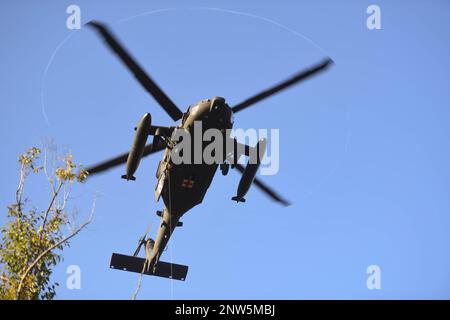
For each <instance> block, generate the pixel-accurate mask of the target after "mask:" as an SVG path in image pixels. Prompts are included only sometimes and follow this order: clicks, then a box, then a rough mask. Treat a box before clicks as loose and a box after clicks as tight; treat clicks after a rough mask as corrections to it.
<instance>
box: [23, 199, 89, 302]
mask: <svg viewBox="0 0 450 320" xmlns="http://www.w3.org/2000/svg"><path fill="white" fill-rule="evenodd" d="M95 202H96V198H94V202H93V204H92V211H91V215H90V216H89V219H88V220H87V221H86V222H84V223H83V224H82V225H81V226H80V227H78V228H77V229H76V230H75V231H73V232H72V233H70V234H69V235H68V236H66V237H65V238H63V239H62V240H60V241H59V242H57V243H55V244H54V245H52V246H50V247H49V248H47V249H45V250H44V251H43V252H42V253H41V254H40V255H39V256H38V257H37V258H36V259H35V260H34V261H33V262H32V263H31V264H30V265H29V266H28V268H27V269H26V270H25V272H24V273H23V275H22V276H21V277H20V282H19V286H18V288H17V293H16V300H19V299H20V294H21V293H22V289H23V283H24V281H25V279H26V277H27V276H28V275H29V274H30V272H31V271H32V270H33V268H34V267H35V266H36V265H37V264H38V263H39V261H41V259H42V258H43V257H45V255H46V254H48V253H49V252H50V251H52V250H53V249H55V248H57V247H59V246H60V245H62V244H63V243H65V242H67V241H68V240H70V239H71V238H73V237H74V236H76V235H77V234H78V233H80V231H81V230H83V229H84V228H85V227H86V226H87V225H88V224H89V223H91V221H92V219H93V217H94V212H95Z"/></svg>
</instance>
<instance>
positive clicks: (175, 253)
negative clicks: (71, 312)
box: [0, 0, 450, 299]
mask: <svg viewBox="0 0 450 320" xmlns="http://www.w3.org/2000/svg"><path fill="white" fill-rule="evenodd" d="M72 3H76V4H78V5H79V6H80V7H81V18H82V21H83V22H84V23H85V22H87V21H89V20H90V19H97V20H102V21H105V22H107V23H108V24H110V25H111V26H112V28H113V29H114V31H115V33H116V34H117V35H118V36H119V37H120V38H121V39H122V41H123V42H124V43H125V44H126V46H127V47H128V48H129V49H130V51H131V52H132V53H133V55H134V56H135V57H136V58H137V59H138V60H139V61H140V63H141V64H142V65H143V66H144V67H145V68H146V69H147V70H148V71H149V73H150V74H151V75H152V76H153V77H154V78H155V80H157V82H158V83H159V84H160V85H161V87H163V88H164V90H165V91H166V92H167V93H168V94H169V95H170V96H171V97H172V99H173V100H174V101H175V102H176V103H177V104H178V105H180V107H182V108H183V109H184V108H185V107H187V106H188V105H189V104H191V103H193V102H196V101H198V100H200V99H203V98H208V97H211V96H214V95H220V96H224V97H226V98H227V100H228V101H229V103H231V104H233V103H237V102H239V101H241V100H242V99H245V98H246V97H248V96H249V95H251V94H253V93H256V92H257V91H259V90H261V89H263V88H266V87H267V86H269V85H272V84H273V83H275V82H277V81H279V80H282V79H284V78H285V77H287V76H289V75H291V74H292V73H294V72H296V71H297V70H300V69H302V68H304V67H307V66H308V65H310V64H312V63H314V62H316V61H319V60H320V59H321V58H323V57H324V56H326V55H329V56H330V57H332V58H333V59H334V60H335V62H336V65H335V66H334V67H333V68H332V69H331V70H330V71H329V72H327V73H325V74H321V75H320V76H318V77H316V78H315V79H312V80H310V81H308V82H306V83H303V84H302V85H300V86H297V87H294V88H291V89H289V90H287V91H285V92H283V93H281V94H279V95H277V96H274V97H272V98H270V99H268V100H265V101H263V102H261V103H259V104H258V105H255V106H254V108H252V109H249V110H245V111H243V112H242V113H239V114H238V115H237V116H236V122H235V126H236V127H241V128H250V127H252V128H279V129H280V139H281V150H280V151H281V158H280V159H281V164H280V171H279V173H278V174H277V175H275V176H269V177H263V178H262V179H264V181H266V182H267V183H268V184H270V185H271V186H273V187H274V188H276V189H277V190H278V191H279V192H280V193H282V194H283V195H284V196H285V197H287V198H288V199H290V200H291V201H292V202H293V205H292V206H290V207H289V208H282V207H280V206H279V205H278V204H276V203H273V202H271V201H270V200H269V199H267V198H266V197H265V196H263V194H262V193H260V192H259V191H258V190H256V189H253V190H251V191H250V192H249V194H248V196H247V202H246V203H245V204H236V203H234V202H232V201H231V200H230V198H231V197H232V196H233V195H234V194H235V192H236V187H237V184H238V181H239V176H238V175H237V174H236V173H235V172H232V173H231V174H229V176H227V177H223V176H221V175H220V174H218V175H217V176H216V178H215V180H214V182H213V184H212V186H211V188H210V190H209V193H208V194H207V195H206V197H205V201H204V203H203V204H201V205H200V206H198V207H196V208H195V209H194V210H192V211H191V212H189V213H188V214H186V215H185V217H184V218H183V222H184V226H183V227H182V228H179V229H177V230H176V232H175V234H174V237H173V239H172V242H171V248H169V249H168V251H167V252H166V253H165V256H163V258H162V259H163V260H165V261H170V252H172V258H173V261H174V262H176V263H181V264H186V265H189V266H190V269H189V274H188V278H187V281H186V282H173V283H171V281H170V280H167V279H162V278H154V277H145V278H144V280H143V284H142V289H141V293H140V298H146V299H170V298H171V297H173V298H176V299H191V298H208V299H215V298H288V299H293V298H326V299H328V298H357V299H360V298H367V299H380V298H388V299H391V298H449V297H450V254H449V252H450V251H449V244H450V234H449V231H448V230H449V228H450V201H449V199H450V197H449V187H450V184H449V179H450V170H449V163H450V153H449V148H448V146H449V144H448V139H449V134H450V127H449V125H448V122H449V120H450V111H449V108H450V91H449V90H448V89H449V84H450V83H449V69H450V61H449V56H450V45H449V43H448V39H449V32H450V20H449V19H448V15H449V13H450V10H449V9H450V4H449V2H448V1H444V0H442V1H437V0H434V1H395V2H394V1H376V2H373V1H339V3H338V1H293V0H292V1H264V2H262V1H256V0H253V1H245V2H244V1H235V0H233V1H223V0H222V1H216V0H208V1H189V3H188V2H187V1H132V2H131V1H76V2H73V1H58V2H56V1H40V2H36V1H9V2H6V1H2V2H1V4H0V34H1V40H2V41H1V43H2V44H1V51H0V101H1V117H0V121H1V126H0V130H1V136H2V141H3V143H2V157H1V160H0V161H1V164H0V170H1V172H0V174H1V177H2V182H1V195H2V197H1V198H0V207H2V208H3V212H4V214H2V215H1V218H0V222H1V223H2V224H3V222H4V221H5V214H6V205H7V204H8V203H10V202H12V201H13V196H14V191H15V187H16V183H17V162H16V161H17V155H18V154H20V153H21V152H22V151H23V150H24V149H26V148H27V147H29V146H33V145H38V144H39V143H40V142H41V141H42V140H43V139H48V138H53V139H55V142H56V143H57V144H58V145H59V146H60V147H61V148H68V149H70V150H71V151H72V152H73V154H74V156H75V160H77V161H81V162H82V163H84V164H92V163H95V162H97V161H100V160H102V159H104V158H108V157H110V156H113V155H115V154H117V153H120V152H124V151H126V150H127V149H128V148H129V146H130V144H131V140H132V137H133V134H134V132H133V127H134V126H135V124H136V123H137V121H138V120H139V118H140V117H141V116H142V114H143V113H144V112H147V111H148V112H151V113H152V115H153V121H154V123H157V124H161V125H165V124H171V121H170V118H169V117H168V116H167V115H166V114H164V113H163V112H162V111H161V109H160V108H159V107H158V106H157V105H156V103H155V101H154V100H153V99H152V98H151V97H149V96H148V95H147V93H146V92H145V91H144V90H143V89H142V88H141V87H140V86H139V85H138V84H137V82H136V81H135V80H134V79H133V77H132V76H131V75H130V74H129V72H128V71H127V70H126V69H125V68H124V67H123V66H122V65H121V63H120V62H119V61H118V59H117V58H116V57H115V56H114V55H112V54H111V53H110V51H109V50H108V49H107V48H106V47H105V46H104V45H103V43H102V42H101V41H100V40H99V39H98V38H97V37H96V35H95V34H94V33H93V31H92V30H88V29H86V28H82V29H81V30H79V31H71V30H68V29H66V27H65V20H66V17H67V14H66V8H67V6H68V5H69V4H72ZM373 3H375V4H378V5H379V6H380V7H381V12H382V30H374V31H370V30H368V29H367V28H366V18H367V14H366V8H367V6H368V5H370V4H373ZM199 7H212V8H224V9H228V10H234V11H238V12H243V13H246V14H248V15H242V14H236V13H231V12H226V11H220V10H211V9H198V8H199ZM164 8H175V9H176V10H168V11H162V12H159V13H154V14H145V15H141V16H138V17H135V18H132V19H128V18H131V17H133V16H136V15H140V14H142V13H145V12H151V11H154V10H157V9H164ZM193 8H197V9H193ZM249 15H254V16H259V17H264V18H265V19H266V20H264V19H261V18H255V17H251V16H249ZM268 20H273V21H275V22H276V23H278V24H282V25H283V26H285V28H283V27H281V26H280V25H277V24H276V23H273V22H269V21H268ZM288 29H292V30H293V31H295V32H297V33H299V34H301V35H303V36H299V35H298V34H295V33H294V32H292V31H289V30H288ZM69 36H70V38H68V40H67V41H65V42H64V44H62V45H61V46H60V47H59V49H58V50H57V51H56V53H55V54H54V52H55V49H56V48H57V47H58V45H59V44H60V43H61V42H62V41H63V40H64V39H66V38H67V37H69ZM308 39H311V41H309V40H308ZM53 54H54V56H53V60H52V62H51V64H50V65H49V60H50V58H51V57H52V55H53ZM47 66H48V70H47V71H48V72H47V73H46V75H45V77H44V71H45V70H46V68H47ZM43 81H44V83H43ZM42 89H43V96H42ZM42 97H43V103H44V107H45V113H46V115H47V120H48V121H46V120H45V118H44V113H43V106H42ZM159 157H160V156H159V155H156V156H153V157H150V158H147V159H145V160H144V161H143V162H142V163H141V166H140V168H139V170H138V172H137V177H138V179H137V181H136V182H135V183H131V182H130V183H126V182H125V181H124V180H121V179H120V175H122V174H123V173H124V168H123V167H121V168H118V169H115V170H112V171H110V172H108V173H105V174H103V175H101V176H97V177H95V178H92V179H90V180H89V181H88V183H87V184H86V186H84V187H83V188H81V189H77V190H75V191H74V194H73V199H72V201H73V202H72V203H73V204H74V205H77V206H78V207H79V209H80V214H83V213H86V211H87V210H88V205H89V203H90V201H91V198H92V194H93V192H94V190H97V191H99V192H101V193H102V196H101V197H100V198H99V199H98V203H97V213H96V217H95V221H94V222H93V223H92V224H91V225H90V226H89V229H88V230H86V231H85V232H83V233H82V234H81V235H80V236H79V237H78V238H76V239H75V240H74V241H72V246H71V248H70V249H68V250H67V251H66V252H65V253H64V256H65V260H64V262H63V263H62V264H61V265H60V266H59V267H58V268H57V269H56V270H55V274H54V278H55V280H57V281H59V282H60V283H61V287H60V288H59V291H58V298H60V299H80V298H96V299H102V298H114V299H116V298H123V299H128V298H130V297H131V295H132V293H133V291H134V289H135V287H136V283H137V279H138V275H137V274H131V273H126V272H120V271H114V270H109V269H108V266H109V259H110V255H111V253H112V252H120V253H128V254H131V253H132V252H133V250H134V248H135V246H136V242H137V239H138V237H139V236H140V235H141V233H143V232H144V230H145V228H146V226H147V225H148V223H149V222H150V221H151V222H152V223H153V228H152V231H151V232H152V233H154V232H155V229H156V225H157V221H158V219H157V217H156V216H155V215H154V212H155V210H157V209H161V208H162V204H161V203H155V201H154V198H153V190H154V185H155V170H156V165H157V163H158V161H159ZM46 187H47V186H46V185H45V183H44V182H42V181H41V182H39V183H38V182H36V183H33V184H32V185H31V186H30V189H29V192H30V194H29V195H30V197H31V198H32V199H33V203H35V204H36V205H38V204H40V203H43V200H44V198H43V195H45V194H47V190H46V189H44V188H46ZM73 264H76V265H79V266H80V268H81V271H82V289H81V290H72V291H71V290H68V289H67V288H66V287H65V282H66V277H67V275H66V274H65V271H66V268H67V266H69V265H73ZM372 264H376V265H379V266H380V268H381V270H382V276H381V285H382V288H381V290H368V289H367V288H366V278H367V275H366V268H367V267H368V266H369V265H372Z"/></svg>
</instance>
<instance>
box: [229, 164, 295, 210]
mask: <svg viewBox="0 0 450 320" xmlns="http://www.w3.org/2000/svg"><path fill="white" fill-rule="evenodd" d="M234 167H235V168H236V169H237V170H238V171H240V172H241V173H244V170H245V168H244V167H243V166H242V165H240V164H239V163H237V164H235V165H234ZM253 183H254V184H255V186H257V187H258V188H259V189H260V190H261V191H262V192H264V193H265V194H266V195H267V196H269V197H270V198H272V199H273V200H275V201H277V202H279V203H281V204H282V205H284V206H289V205H291V203H290V202H289V201H287V200H286V199H283V198H282V197H281V196H280V195H278V194H277V193H276V192H275V191H273V190H272V189H271V188H269V187H268V186H267V185H266V184H264V182H262V181H261V180H259V179H258V178H257V177H255V179H254V180H253Z"/></svg>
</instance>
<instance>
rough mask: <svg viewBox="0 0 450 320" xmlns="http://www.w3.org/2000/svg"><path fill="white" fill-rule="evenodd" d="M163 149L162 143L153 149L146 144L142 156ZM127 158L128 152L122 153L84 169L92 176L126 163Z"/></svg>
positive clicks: (150, 145)
mask: <svg viewBox="0 0 450 320" xmlns="http://www.w3.org/2000/svg"><path fill="white" fill-rule="evenodd" d="M163 149H165V146H164V145H163V144H162V143H161V144H160V145H158V146H157V147H156V148H155V150H153V147H152V144H148V145H146V146H145V147H144V153H143V154H142V157H145V156H148V155H150V154H153V153H156V152H158V151H161V150H163ZM127 158H128V152H126V153H123V154H121V155H119V156H117V157H115V158H112V159H110V160H107V161H104V162H101V163H98V164H96V165H93V166H91V167H88V168H86V171H87V172H89V176H92V175H94V174H97V173H101V172H103V171H105V170H108V169H111V168H114V167H116V166H119V165H121V164H124V163H126V162H127Z"/></svg>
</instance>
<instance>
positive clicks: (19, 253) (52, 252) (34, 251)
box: [0, 147, 92, 299]
mask: <svg viewBox="0 0 450 320" xmlns="http://www.w3.org/2000/svg"><path fill="white" fill-rule="evenodd" d="M40 155H41V150H40V149H39V148H36V147H33V148H30V149H29V150H27V151H26V153H24V154H22V155H21V156H20V157H19V164H20V172H19V186H18V188H17V191H16V199H15V202H14V203H12V204H11V205H9V206H8V212H7V218H8V219H7V222H6V224H5V225H4V226H3V227H1V229H0V234H1V243H0V299H53V298H54V297H55V294H56V291H55V290H56V287H57V286H58V283H52V282H51V281H50V276H51V274H52V270H53V268H54V267H55V266H56V265H57V264H58V263H59V262H61V259H62V251H63V249H64V247H66V246H68V245H69V242H68V240H69V239H70V238H71V237H73V236H74V235H75V234H77V233H78V232H79V231H80V230H81V228H83V227H84V226H85V225H87V224H88V223H89V222H90V220H91V219H92V215H91V217H90V219H89V220H88V221H87V223H85V224H83V225H82V226H81V227H79V228H78V229H76V230H72V231H71V232H69V234H68V235H67V234H66V232H65V231H64V230H63V229H65V228H64V227H70V226H71V218H70V214H69V212H68V210H67V200H68V195H69V190H70V187H71V185H73V184H74V183H79V182H83V181H84V180H85V179H86V178H87V175H88V172H87V171H86V170H85V169H83V167H82V166H77V165H75V164H74V163H73V161H72V156H71V155H70V154H68V155H66V156H65V157H63V158H62V159H60V160H59V161H57V165H56V168H55V170H53V171H52V172H48V171H47V154H45V157H44V160H42V159H41V157H40ZM42 174H44V175H45V177H46V179H47V180H48V182H49V183H50V186H51V192H50V199H49V202H48V205H46V206H45V209H44V210H39V209H37V208H35V207H32V206H31V205H30V201H29V200H27V199H24V186H25V182H26V181H27V179H29V178H30V175H38V176H41V175H42ZM69 229H70V228H69Z"/></svg>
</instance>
